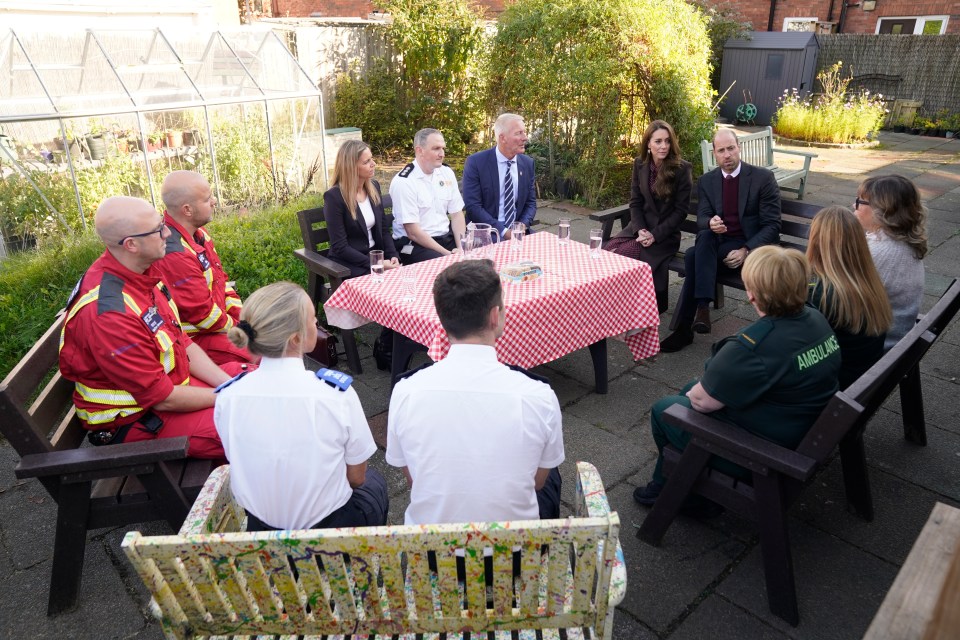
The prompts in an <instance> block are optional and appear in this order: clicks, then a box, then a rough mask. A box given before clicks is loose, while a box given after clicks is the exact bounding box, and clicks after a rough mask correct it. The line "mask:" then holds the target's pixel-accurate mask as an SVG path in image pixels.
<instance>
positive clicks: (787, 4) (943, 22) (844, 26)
mask: <svg viewBox="0 0 960 640" xmlns="http://www.w3.org/2000/svg"><path fill="white" fill-rule="evenodd" d="M732 4H734V5H735V6H736V7H737V8H738V9H739V11H740V13H742V14H743V16H744V17H745V18H746V19H747V20H748V21H750V22H751V23H752V24H753V28H754V30H755V31H820V32H823V33H831V32H832V33H901V34H905V35H907V34H923V33H925V34H933V35H936V34H942V33H960V1H957V0H761V1H758V0H739V1H736V0H734V1H733V2H732Z"/></svg>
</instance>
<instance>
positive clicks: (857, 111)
mask: <svg viewBox="0 0 960 640" xmlns="http://www.w3.org/2000/svg"><path fill="white" fill-rule="evenodd" d="M842 65H843V63H842V62H837V63H836V64H834V65H833V66H831V67H830V68H829V69H826V70H824V71H822V72H821V73H819V74H818V75H817V80H818V81H819V82H820V84H821V86H822V87H823V93H821V94H819V95H816V96H808V97H801V96H800V94H799V92H798V91H797V90H796V89H792V90H786V91H784V92H783V97H782V98H781V99H780V107H779V108H778V109H777V112H776V114H774V116H773V128H774V130H775V131H776V132H777V134H779V135H781V136H783V137H785V138H790V139H792V140H806V141H808V142H830V143H838V144H839V143H851V142H866V141H867V140H870V139H871V138H872V137H873V136H875V135H876V133H877V131H879V130H880V127H881V125H882V124H883V120H884V118H885V117H886V109H884V106H883V96H882V95H880V94H875V95H871V94H870V92H869V91H866V90H864V91H861V92H860V93H856V94H850V93H848V91H847V87H848V85H849V84H850V77H849V76H848V77H843V75H842V74H841V69H842Z"/></svg>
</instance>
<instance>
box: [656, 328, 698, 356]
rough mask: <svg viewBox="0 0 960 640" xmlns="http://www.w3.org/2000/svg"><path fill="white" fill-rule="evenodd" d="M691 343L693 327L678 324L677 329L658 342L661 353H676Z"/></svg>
mask: <svg viewBox="0 0 960 640" xmlns="http://www.w3.org/2000/svg"><path fill="white" fill-rule="evenodd" d="M692 343H693V329H691V328H690V327H686V326H684V325H680V326H679V327H677V330H676V331H674V332H673V333H671V334H670V335H669V336H667V337H666V338H664V340H663V342H661V343H660V351H661V352H663V353H676V352H677V351H680V349H683V348H684V347H685V346H687V345H689V344H692Z"/></svg>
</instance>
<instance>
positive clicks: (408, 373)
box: [397, 362, 434, 382]
mask: <svg viewBox="0 0 960 640" xmlns="http://www.w3.org/2000/svg"><path fill="white" fill-rule="evenodd" d="M433 365H434V363H433V362H426V363H424V364H422V365H420V366H419V367H417V368H416V369H410V370H409V371H404V372H403V373H401V374H400V375H398V376H397V382H399V381H401V380H406V379H407V378H409V377H410V376H412V375H413V374H415V373H417V372H418V371H423V370H424V369H426V368H427V367H432V366H433Z"/></svg>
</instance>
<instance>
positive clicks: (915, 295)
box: [854, 175, 927, 349]
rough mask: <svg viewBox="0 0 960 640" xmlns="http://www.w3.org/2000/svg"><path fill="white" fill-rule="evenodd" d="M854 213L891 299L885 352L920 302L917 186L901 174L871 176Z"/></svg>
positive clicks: (921, 215)
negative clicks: (891, 313)
mask: <svg viewBox="0 0 960 640" xmlns="http://www.w3.org/2000/svg"><path fill="white" fill-rule="evenodd" d="M854 213H856V215H857V219H858V220H859V221H860V224H861V225H863V228H864V231H866V232H867V244H868V245H869V247H870V254H871V255H872V256H873V262H874V264H875V265H876V267H877V271H878V272H879V273H880V279H881V280H882V281H883V286H884V288H885V289H886V290H887V296H888V297H889V298H890V306H891V307H892V308H893V326H891V327H890V330H889V331H887V339H886V341H885V342H884V345H883V346H884V349H890V348H891V347H893V345H895V344H897V342H898V341H899V340H900V338H902V337H903V336H904V335H906V333H907V332H908V331H910V329H911V327H913V325H914V323H916V321H917V314H918V313H919V312H920V302H921V300H922V298H923V257H924V256H925V255H926V254H927V230H926V217H927V216H926V212H925V211H924V208H923V205H922V204H921V202H920V192H919V191H918V190H917V187H916V186H915V185H914V184H913V183H912V182H910V180H908V179H907V178H904V177H903V176H897V175H890V176H876V177H873V178H867V179H866V180H864V181H863V182H862V183H861V184H860V188H859V189H858V193H857V199H856V200H855V201H854Z"/></svg>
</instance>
